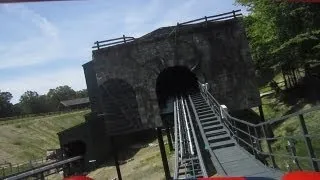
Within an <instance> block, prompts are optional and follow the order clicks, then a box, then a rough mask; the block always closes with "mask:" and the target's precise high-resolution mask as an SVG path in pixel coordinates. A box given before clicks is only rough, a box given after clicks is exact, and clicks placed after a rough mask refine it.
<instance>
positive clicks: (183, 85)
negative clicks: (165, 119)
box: [156, 66, 199, 109]
mask: <svg viewBox="0 0 320 180" xmlns="http://www.w3.org/2000/svg"><path fill="white" fill-rule="evenodd" d="M197 91H199V88H198V78H197V76H196V75H195V74H194V73H193V72H191V71H190V70H189V69H188V68H187V67H185V66H174V67H168V68H166V69H164V70H163V71H162V72H161V73H160V74H159V76H158V78H157V84H156V93H157V97H158V102H159V106H160V109H161V108H164V107H166V104H167V103H169V101H173V99H174V97H176V96H184V95H187V94H191V93H194V92H197Z"/></svg>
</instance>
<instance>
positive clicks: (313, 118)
mask: <svg viewBox="0 0 320 180" xmlns="http://www.w3.org/2000/svg"><path fill="white" fill-rule="evenodd" d="M262 104H263V110H264V115H265V118H266V120H269V119H274V118H277V117H281V116H283V115H286V114H288V113H289V112H290V113H292V112H296V111H300V110H305V109H309V108H311V107H312V105H311V104H308V103H303V102H299V106H298V107H299V108H296V107H295V105H288V104H286V103H284V102H281V101H279V100H278V98H277V97H276V96H275V95H269V96H266V97H264V98H262ZM254 110H255V111H258V110H257V109H254ZM319 117H320V111H313V112H310V113H307V114H304V119H305V122H306V126H307V129H308V131H309V134H310V135H315V136H317V135H319V134H320V133H319V132H320V124H319ZM273 132H274V135H275V137H283V136H291V135H301V134H302V132H301V128H300V121H299V117H297V116H296V117H292V118H289V119H288V120H286V121H285V122H283V123H282V124H280V125H277V126H276V127H274V128H273ZM318 137H319V136H318ZM319 138H320V137H319ZM287 143H288V139H280V140H277V141H275V142H273V143H272V145H271V147H272V151H273V153H276V154H284V155H289V154H290V153H289V152H288V151H287V149H286V146H287ZM312 145H313V148H314V151H315V154H316V156H317V157H318V158H319V157H320V141H319V139H313V140H312ZM262 146H263V150H264V151H266V152H267V147H266V144H262ZM295 147H296V153H297V156H304V157H307V156H308V151H307V147H306V145H305V142H304V139H303V138H300V139H296V144H295ZM275 160H276V163H277V165H278V166H279V168H280V169H282V170H287V164H289V165H290V167H291V169H294V170H298V167H297V165H296V164H294V163H293V159H290V158H284V157H280V156H276V158H275ZM268 161H269V163H270V162H271V161H270V159H269V160H268ZM299 163H300V166H301V168H302V169H305V170H312V168H311V165H310V163H309V161H308V160H303V159H299Z"/></svg>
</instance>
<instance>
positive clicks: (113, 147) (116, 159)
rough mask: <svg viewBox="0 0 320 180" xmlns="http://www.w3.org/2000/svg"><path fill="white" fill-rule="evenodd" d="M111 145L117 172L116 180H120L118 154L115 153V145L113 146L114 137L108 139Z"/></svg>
mask: <svg viewBox="0 0 320 180" xmlns="http://www.w3.org/2000/svg"><path fill="white" fill-rule="evenodd" d="M110 141H111V145H112V154H113V158H114V163H115V166H116V170H117V175H118V179H119V180H122V176H121V171H120V165H119V160H118V153H117V145H116V144H115V141H114V137H113V136H112V137H110Z"/></svg>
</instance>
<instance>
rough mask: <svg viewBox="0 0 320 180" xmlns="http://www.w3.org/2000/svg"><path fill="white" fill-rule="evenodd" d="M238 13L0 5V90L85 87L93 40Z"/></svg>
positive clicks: (185, 0)
mask: <svg viewBox="0 0 320 180" xmlns="http://www.w3.org/2000/svg"><path fill="white" fill-rule="evenodd" d="M235 9H242V10H244V8H243V7H239V6H235V5H234V0H202V1H199V0H174V1H172V0H171V1H170V0H150V1H147V0H135V1H133V0H126V1H124V0H122V1H120V0H108V1H107V0H81V1H62V2H46V3H23V4H5V5H0V23H1V24H2V26H1V28H0V90H1V91H9V92H11V93H12V94H13V96H14V98H13V100H12V102H13V103H16V102H18V100H19V98H20V96H21V94H23V93H24V92H25V91H27V90H32V91H37V92H38V93H39V94H44V93H47V92H48V90H49V89H50V88H55V87H57V86H59V85H69V86H71V87H72V88H73V89H75V90H80V89H84V88H86V84H85V79H84V75H83V70H82V66H81V65H82V64H84V63H85V62H88V61H90V60H91V57H92V56H91V50H92V49H91V47H92V45H93V42H95V41H97V40H105V39H109V38H115V37H120V36H122V35H123V34H125V35H127V36H134V37H139V36H141V35H143V34H146V33H148V32H150V31H152V30H155V29H157V28H159V27H161V26H169V25H175V24H176V23H177V22H183V21H187V20H191V19H195V18H199V17H204V16H209V15H214V14H219V13H223V12H228V11H232V10H235Z"/></svg>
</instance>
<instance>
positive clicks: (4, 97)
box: [0, 91, 13, 117]
mask: <svg viewBox="0 0 320 180" xmlns="http://www.w3.org/2000/svg"><path fill="white" fill-rule="evenodd" d="M11 99H12V94H11V93H10V92H1V91H0V117H7V116H11V115H13V105H12V103H11V102H10V100H11Z"/></svg>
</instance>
